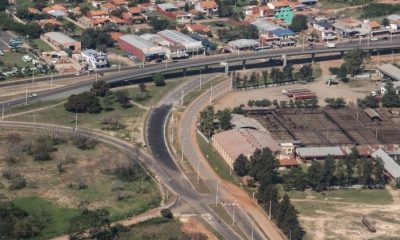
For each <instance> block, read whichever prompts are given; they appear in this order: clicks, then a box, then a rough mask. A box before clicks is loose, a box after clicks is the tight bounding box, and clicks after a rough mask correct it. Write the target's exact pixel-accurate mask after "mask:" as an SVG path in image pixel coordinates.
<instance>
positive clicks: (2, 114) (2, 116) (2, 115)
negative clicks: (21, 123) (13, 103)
mask: <svg viewBox="0 0 400 240" xmlns="http://www.w3.org/2000/svg"><path fill="white" fill-rule="evenodd" d="M1 120H2V121H3V120H4V103H3V110H2V111H1Z"/></svg>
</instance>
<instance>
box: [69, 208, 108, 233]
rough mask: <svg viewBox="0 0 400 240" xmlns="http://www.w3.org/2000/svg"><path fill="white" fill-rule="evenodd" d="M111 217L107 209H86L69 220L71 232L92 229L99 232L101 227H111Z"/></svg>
mask: <svg viewBox="0 0 400 240" xmlns="http://www.w3.org/2000/svg"><path fill="white" fill-rule="evenodd" d="M110 223H111V217H110V213H109V212H108V211H107V210H106V209H96V210H93V211H92V210H89V209H84V210H83V211H82V212H81V214H80V215H78V216H75V217H73V218H71V219H70V221H69V232H71V233H74V232H81V231H85V230H87V229H91V232H98V231H100V230H101V229H108V228H109V227H110Z"/></svg>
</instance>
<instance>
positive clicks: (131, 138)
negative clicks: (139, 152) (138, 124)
mask: <svg viewBox="0 0 400 240" xmlns="http://www.w3.org/2000/svg"><path fill="white" fill-rule="evenodd" d="M133 127H134V125H133V124H132V131H131V143H133V130H134V128H133Z"/></svg>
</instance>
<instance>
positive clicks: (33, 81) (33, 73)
mask: <svg viewBox="0 0 400 240" xmlns="http://www.w3.org/2000/svg"><path fill="white" fill-rule="evenodd" d="M32 85H35V70H33V71H32Z"/></svg>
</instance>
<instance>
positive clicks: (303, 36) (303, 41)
mask: <svg viewBox="0 0 400 240" xmlns="http://www.w3.org/2000/svg"><path fill="white" fill-rule="evenodd" d="M303 52H304V35H303Z"/></svg>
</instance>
